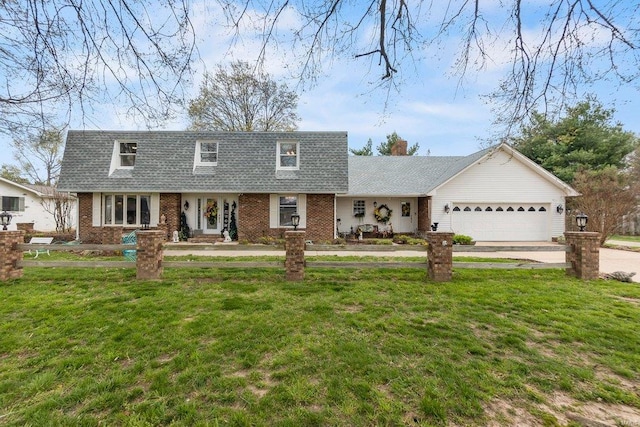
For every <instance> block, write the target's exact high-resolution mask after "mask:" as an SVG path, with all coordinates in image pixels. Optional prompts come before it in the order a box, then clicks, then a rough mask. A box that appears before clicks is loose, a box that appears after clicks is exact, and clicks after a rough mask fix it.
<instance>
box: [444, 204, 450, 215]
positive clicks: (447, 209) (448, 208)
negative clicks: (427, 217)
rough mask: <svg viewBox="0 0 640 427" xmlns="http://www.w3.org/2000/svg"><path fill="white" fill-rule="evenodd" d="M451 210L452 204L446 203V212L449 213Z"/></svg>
mask: <svg viewBox="0 0 640 427" xmlns="http://www.w3.org/2000/svg"><path fill="white" fill-rule="evenodd" d="M450 210H451V206H449V203H447V204H446V205H444V212H445V213H449V211H450Z"/></svg>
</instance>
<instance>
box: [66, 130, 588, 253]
mask: <svg viewBox="0 0 640 427" xmlns="http://www.w3.org/2000/svg"><path fill="white" fill-rule="evenodd" d="M405 144H406V143H405ZM404 147H405V150H406V145H405V146H404ZM347 150H348V144H347V134H346V132H186V131H185V132H182V131H173V132H166V131H140V132H126V131H70V132H68V135H67V143H66V148H65V154H64V159H63V162H62V171H61V174H60V181H59V188H60V189H62V190H65V191H72V192H75V193H77V195H78V202H79V209H78V212H79V217H78V224H79V226H78V233H79V238H80V239H81V240H83V241H86V242H92V241H96V242H98V241H100V240H101V238H102V236H103V235H104V234H103V232H104V230H105V229H107V230H108V229H109V228H112V229H119V228H122V229H123V230H130V229H131V230H132V229H136V228H140V227H141V226H142V224H143V223H144V222H148V223H149V225H150V227H151V228H155V227H158V228H162V227H166V229H167V231H168V232H169V234H171V232H172V231H174V230H179V229H180V218H181V215H182V214H184V217H185V218H186V221H187V224H188V226H189V227H190V229H191V230H192V234H193V235H194V236H197V237H199V238H206V237H210V238H211V240H213V239H216V238H219V237H220V235H221V233H222V232H223V231H224V230H225V229H227V230H228V229H229V227H230V225H231V218H234V219H235V220H236V223H237V229H238V238H239V240H240V241H254V242H255V241H259V240H260V239H261V238H262V237H265V236H266V237H282V236H283V232H284V231H285V230H290V229H293V226H292V224H291V214H292V213H294V212H298V213H299V214H300V217H301V218H300V225H299V229H301V230H305V231H306V233H307V235H306V238H307V239H309V240H313V241H316V242H326V241H330V240H332V239H333V238H334V237H335V236H336V235H337V234H339V233H349V232H351V231H352V230H353V231H355V230H357V229H358V227H361V226H365V225H367V224H374V225H377V226H378V228H379V229H380V230H385V229H389V230H390V229H391V228H392V229H393V231H394V232H395V233H424V232H426V231H428V230H430V229H431V228H432V226H435V223H437V224H438V230H440V231H453V232H455V233H457V234H466V235H469V236H471V237H473V238H474V239H475V240H494V241H518V240H534V241H535V240H537V241H550V240H552V239H553V238H555V237H558V236H560V235H562V233H563V232H564V224H565V222H564V218H565V215H564V210H565V208H564V207H565V200H566V197H572V196H576V195H578V194H577V193H576V192H575V190H573V189H572V188H571V187H569V186H568V185H567V184H565V183H564V182H562V181H560V180H559V179H557V178H556V177H555V176H553V175H552V174H550V173H549V172H547V171H545V170H544V169H543V168H541V167H540V166H538V165H536V164H535V163H533V162H532V161H530V160H529V159H527V158H526V157H524V156H523V155H521V154H520V153H518V152H517V151H516V150H514V149H513V148H511V147H510V146H509V145H506V144H501V145H498V146H496V147H493V148H490V149H485V150H482V151H479V152H477V153H474V154H471V155H469V156H449V157H436V156H427V157H415V156H406V155H402V154H403V150H402V147H400V148H399V149H397V150H396V154H399V155H396V156H384V157H369V156H349V155H348V151H347ZM376 214H377V217H376V216H375V215H376ZM145 220H146V221H145Z"/></svg>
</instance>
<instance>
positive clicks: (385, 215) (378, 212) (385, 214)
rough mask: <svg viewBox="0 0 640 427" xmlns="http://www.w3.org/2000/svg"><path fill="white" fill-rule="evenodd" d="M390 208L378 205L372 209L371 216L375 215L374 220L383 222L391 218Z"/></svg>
mask: <svg viewBox="0 0 640 427" xmlns="http://www.w3.org/2000/svg"><path fill="white" fill-rule="evenodd" d="M391 212H393V211H392V210H391V209H389V206H387V205H380V206H378V207H377V208H375V209H374V210H373V216H375V217H376V221H378V222H384V223H385V224H386V223H387V222H389V220H390V219H391Z"/></svg>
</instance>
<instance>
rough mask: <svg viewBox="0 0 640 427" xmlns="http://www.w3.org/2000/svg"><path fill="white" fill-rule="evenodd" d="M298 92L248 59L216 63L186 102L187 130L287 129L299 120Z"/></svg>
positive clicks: (293, 126) (294, 127)
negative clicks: (196, 94) (259, 68)
mask: <svg viewBox="0 0 640 427" xmlns="http://www.w3.org/2000/svg"><path fill="white" fill-rule="evenodd" d="M297 106H298V95H297V94H296V93H295V92H293V91H291V90H289V88H288V87H287V85H286V84H280V85H278V84H277V83H276V82H275V81H274V80H273V79H272V78H271V77H270V76H269V75H268V74H266V73H263V72H259V71H257V70H255V69H254V68H253V67H251V65H250V64H249V63H247V62H242V61H237V62H234V63H232V64H231V66H230V68H229V69H228V70H227V69H226V68H224V67H222V66H219V67H218V69H217V70H216V72H215V73H214V74H205V75H204V80H203V81H202V84H201V86H200V93H199V95H198V97H197V98H195V99H193V100H191V101H190V102H189V110H188V114H189V119H190V120H191V124H190V126H189V127H190V129H193V130H221V131H246V132H251V131H290V130H295V129H296V128H297V124H296V122H297V121H298V120H300V119H299V118H298V115H297V114H296V108H297Z"/></svg>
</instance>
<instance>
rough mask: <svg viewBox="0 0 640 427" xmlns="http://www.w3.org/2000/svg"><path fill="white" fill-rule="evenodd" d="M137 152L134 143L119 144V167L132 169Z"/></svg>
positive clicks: (136, 146)
mask: <svg viewBox="0 0 640 427" xmlns="http://www.w3.org/2000/svg"><path fill="white" fill-rule="evenodd" d="M137 151H138V144H137V143H136V142H121V143H120V166H121V167H125V168H132V167H133V166H134V165H135V163H136V152H137Z"/></svg>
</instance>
